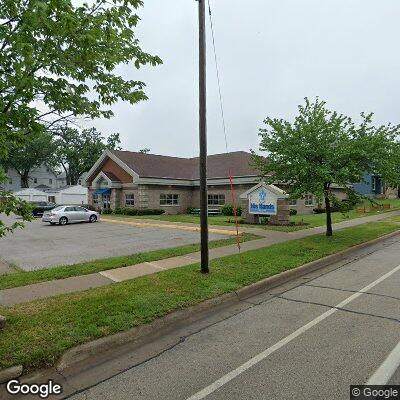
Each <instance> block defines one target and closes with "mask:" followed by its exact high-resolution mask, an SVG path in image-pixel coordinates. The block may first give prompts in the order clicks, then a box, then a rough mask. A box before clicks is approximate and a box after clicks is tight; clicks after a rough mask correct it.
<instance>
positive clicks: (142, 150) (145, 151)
mask: <svg viewBox="0 0 400 400" xmlns="http://www.w3.org/2000/svg"><path fill="white" fill-rule="evenodd" d="M139 153H143V154H148V153H150V149H149V148H147V147H146V148H144V149H140V150H139Z"/></svg>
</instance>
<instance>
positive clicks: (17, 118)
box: [0, 0, 161, 211]
mask: <svg viewBox="0 0 400 400" xmlns="http://www.w3.org/2000/svg"><path fill="white" fill-rule="evenodd" d="M142 5H143V2H142V1H141V0H113V1H112V2H109V1H107V0H93V1H91V2H75V1H72V0H51V1H41V0H32V1H25V0H0V21H1V22H0V165H3V166H4V165H5V163H6V160H7V159H8V153H9V151H10V150H12V151H13V149H15V148H17V147H20V146H24V145H25V143H27V142H26V141H27V140H29V139H28V136H36V135H41V134H44V133H45V132H53V131H54V129H55V128H56V127H57V126H59V125H60V124H61V123H64V122H66V121H71V120H74V119H75V118H82V117H88V118H99V117H105V118H110V117H111V116H112V115H113V113H112V111H111V110H110V106H111V105H112V104H114V103H116V102H117V101H120V100H122V101H127V102H129V103H130V104H136V103H137V102H140V101H142V100H146V99H147V97H146V94H145V92H144V88H145V83H144V82H141V81H137V80H126V79H124V78H123V77H122V76H120V75H119V74H117V73H116V72H115V68H116V67H117V66H119V65H121V64H129V63H132V64H133V65H134V67H135V68H136V69H138V68H140V66H142V65H153V66H156V65H158V64H160V63H161V60H160V58H158V57H157V56H152V55H150V54H148V53H146V52H144V51H143V50H142V49H141V47H140V45H139V41H138V39H137V38H136V37H135V32H134V30H135V29H136V26H137V24H138V22H139V16H138V15H137V14H136V11H137V9H138V8H139V7H141V6H142ZM26 145H28V144H26ZM4 177H5V175H4V172H3V173H1V172H0V183H1V182H3V181H4ZM73 179H75V178H73ZM6 198H7V202H6V204H7V205H6V206H4V207H5V208H6V209H9V207H11V206H12V205H16V204H17V200H15V199H14V200H13V199H12V198H11V195H9V194H8V195H7V196H6ZM14 211H15V210H14Z"/></svg>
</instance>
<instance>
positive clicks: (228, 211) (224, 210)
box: [221, 204, 242, 217]
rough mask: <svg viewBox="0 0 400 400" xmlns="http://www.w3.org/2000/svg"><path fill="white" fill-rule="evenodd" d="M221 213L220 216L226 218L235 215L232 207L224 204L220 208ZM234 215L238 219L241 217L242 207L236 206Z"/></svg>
mask: <svg viewBox="0 0 400 400" xmlns="http://www.w3.org/2000/svg"><path fill="white" fill-rule="evenodd" d="M221 213H222V215H226V216H230V217H231V216H233V215H235V213H234V207H233V205H232V204H225V205H224V206H222V207H221ZM236 215H237V216H238V217H240V216H241V215H242V207H241V206H236Z"/></svg>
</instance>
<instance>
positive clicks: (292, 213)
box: [289, 208, 297, 215]
mask: <svg viewBox="0 0 400 400" xmlns="http://www.w3.org/2000/svg"><path fill="white" fill-rule="evenodd" d="M289 215H297V210H296V209H294V208H291V209H290V210H289Z"/></svg>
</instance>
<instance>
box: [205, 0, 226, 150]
mask: <svg viewBox="0 0 400 400" xmlns="http://www.w3.org/2000/svg"><path fill="white" fill-rule="evenodd" d="M208 15H209V17H210V27H211V39H212V45H213V52H214V60H215V70H216V72H217V82H218V94H219V104H220V108H221V118H222V126H223V130H224V138H225V150H226V152H227V153H229V150H228V139H227V134H226V124H225V113H224V106H223V101H222V91H221V79H220V74H219V66H218V58H217V49H216V46H215V35H214V24H213V18H212V12H211V3H210V0H208Z"/></svg>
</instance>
